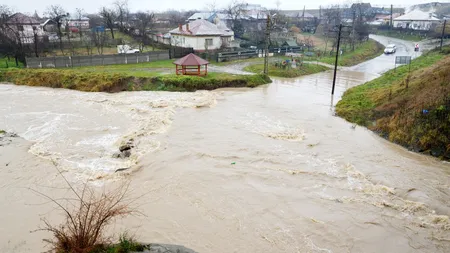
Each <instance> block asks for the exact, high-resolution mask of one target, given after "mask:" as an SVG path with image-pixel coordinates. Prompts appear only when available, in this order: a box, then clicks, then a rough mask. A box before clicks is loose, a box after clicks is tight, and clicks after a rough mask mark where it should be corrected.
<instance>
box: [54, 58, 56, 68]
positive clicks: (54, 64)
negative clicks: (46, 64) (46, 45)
mask: <svg viewBox="0 0 450 253" xmlns="http://www.w3.org/2000/svg"><path fill="white" fill-rule="evenodd" d="M53 67H54V68H56V57H55V56H53Z"/></svg>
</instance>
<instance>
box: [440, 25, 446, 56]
mask: <svg viewBox="0 0 450 253" xmlns="http://www.w3.org/2000/svg"><path fill="white" fill-rule="evenodd" d="M446 24H447V19H444V27H442V34H441V47H440V50H441V51H442V44H443V43H444V34H445V25H446Z"/></svg>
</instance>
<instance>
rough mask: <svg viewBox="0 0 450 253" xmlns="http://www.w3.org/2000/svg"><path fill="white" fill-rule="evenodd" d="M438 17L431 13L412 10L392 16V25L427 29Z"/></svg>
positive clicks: (437, 20) (436, 21)
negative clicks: (398, 15) (395, 16)
mask: <svg viewBox="0 0 450 253" xmlns="http://www.w3.org/2000/svg"><path fill="white" fill-rule="evenodd" d="M438 22H439V19H438V18H436V17H435V15H434V14H433V13H430V12H424V11H420V10H413V11H411V12H408V13H406V14H405V15H402V16H400V17H397V18H394V20H393V25H394V27H398V28H409V29H413V30H423V31H428V30H430V29H431V27H432V25H433V24H434V23H438Z"/></svg>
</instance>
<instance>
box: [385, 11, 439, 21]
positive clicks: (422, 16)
mask: <svg viewBox="0 0 450 253" xmlns="http://www.w3.org/2000/svg"><path fill="white" fill-rule="evenodd" d="M409 20H411V21H423V20H425V21H439V19H438V18H436V17H435V16H434V15H433V14H432V13H430V12H424V11H420V10H414V11H411V12H408V13H406V14H405V15H402V16H400V17H397V18H394V21H409Z"/></svg>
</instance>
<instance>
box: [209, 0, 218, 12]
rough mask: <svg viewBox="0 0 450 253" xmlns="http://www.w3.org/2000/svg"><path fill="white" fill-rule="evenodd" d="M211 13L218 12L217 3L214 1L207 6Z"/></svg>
mask: <svg viewBox="0 0 450 253" xmlns="http://www.w3.org/2000/svg"><path fill="white" fill-rule="evenodd" d="M206 6H207V8H208V10H209V11H210V12H217V1H216V0H213V1H211V2H210V3H209V4H207V5H206Z"/></svg>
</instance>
